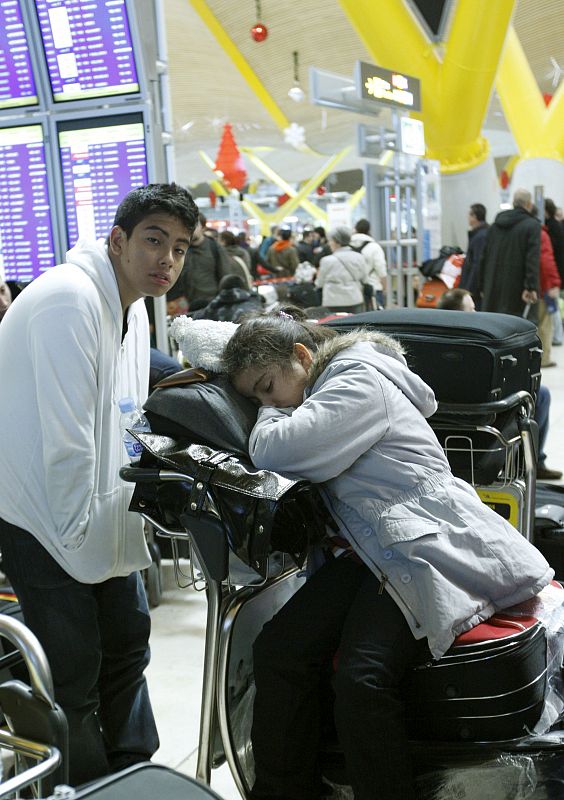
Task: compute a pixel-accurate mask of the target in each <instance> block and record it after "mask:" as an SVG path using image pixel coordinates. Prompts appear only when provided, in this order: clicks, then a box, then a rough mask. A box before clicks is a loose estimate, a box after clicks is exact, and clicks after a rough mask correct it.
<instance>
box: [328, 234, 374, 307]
mask: <svg viewBox="0 0 564 800" xmlns="http://www.w3.org/2000/svg"><path fill="white" fill-rule="evenodd" d="M328 238H329V247H330V248H331V255H330V256H324V257H323V258H322V259H321V261H320V264H319V271H318V273H317V278H316V280H315V285H316V287H317V288H318V289H321V290H322V296H321V305H322V306H323V307H324V308H328V309H329V310H330V311H348V312H349V313H351V314H358V313H360V312H361V311H363V310H364V294H363V290H362V285H363V283H366V280H367V277H368V267H367V265H366V261H365V260H364V258H363V257H362V255H361V253H355V251H354V250H352V249H351V247H350V246H349V245H350V240H351V231H350V230H349V228H345V227H339V228H334V229H333V230H332V231H330V232H329V237H328Z"/></svg>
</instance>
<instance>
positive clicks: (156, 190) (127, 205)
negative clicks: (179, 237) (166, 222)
mask: <svg viewBox="0 0 564 800" xmlns="http://www.w3.org/2000/svg"><path fill="white" fill-rule="evenodd" d="M159 212H160V213H163V214H170V215H171V216H172V217H176V218H177V219H178V220H180V222H181V223H182V224H183V225H184V226H185V227H186V228H187V230H188V231H189V233H193V232H194V229H195V228H196V225H197V224H198V206H197V205H196V203H195V202H194V201H193V199H192V195H191V194H190V192H187V191H186V189H183V188H182V186H178V185H177V184H176V183H149V184H148V185H147V186H141V187H140V188H139V189H133V191H131V192H129V194H127V195H126V196H125V197H124V198H123V200H122V201H121V203H120V204H119V206H118V208H117V211H116V216H115V219H114V225H119V227H120V228H121V229H122V230H123V231H125V235H126V236H127V238H128V239H129V237H130V236H131V234H132V232H133V229H134V228H135V227H136V226H137V225H139V223H140V222H142V221H143V220H144V219H145V217H148V216H149V214H158V213H159Z"/></svg>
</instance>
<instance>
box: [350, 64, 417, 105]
mask: <svg viewBox="0 0 564 800" xmlns="http://www.w3.org/2000/svg"><path fill="white" fill-rule="evenodd" d="M355 82H356V91H357V97H358V98H359V99H361V100H364V101H371V102H374V103H384V105H387V106H393V107H394V108H398V109H400V108H403V109H404V110H405V111H421V81H420V80H419V78H414V77H413V76H411V75H404V74H403V73H401V72H394V71H393V70H390V69H384V68H383V67H376V66H375V65H374V64H367V63H366V62H365V61H357V62H356V71H355Z"/></svg>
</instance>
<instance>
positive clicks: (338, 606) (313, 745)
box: [252, 558, 429, 800]
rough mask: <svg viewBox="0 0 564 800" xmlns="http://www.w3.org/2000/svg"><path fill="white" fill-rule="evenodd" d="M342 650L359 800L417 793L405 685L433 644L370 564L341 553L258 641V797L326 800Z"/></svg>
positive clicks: (342, 728) (342, 699)
mask: <svg viewBox="0 0 564 800" xmlns="http://www.w3.org/2000/svg"><path fill="white" fill-rule="evenodd" d="M337 651H338V666H337V672H336V679H335V693H336V700H335V722H336V727H337V733H338V736H339V740H340V744H341V746H342V748H343V750H344V753H345V759H346V765H347V772H348V775H349V779H350V782H351V785H352V787H353V790H354V796H355V800H375V798H378V800H392V798H393V799H394V800H409V799H410V798H412V797H414V789H413V780H412V773H411V765H410V757H409V752H408V746H407V737H406V732H405V725H404V715H403V703H402V697H401V692H400V684H401V682H402V679H403V677H404V675H405V673H406V670H408V669H409V668H410V666H411V665H412V664H413V663H415V661H416V660H419V659H423V658H425V657H426V655H427V654H428V652H429V651H428V648H427V641H426V639H423V640H420V641H416V640H415V638H414V637H413V635H412V633H411V631H410V629H409V627H408V625H407V623H406V621H405V619H404V617H403V615H402V613H401V612H400V610H399V608H398V607H397V605H396V604H395V602H394V601H393V600H392V599H391V598H390V596H389V595H388V594H387V593H386V592H384V593H382V594H380V593H379V581H378V579H377V578H376V577H375V576H374V575H373V574H372V573H371V572H370V571H369V570H368V568H367V567H365V566H364V565H362V564H358V563H357V562H355V561H354V560H352V559H343V558H340V559H336V560H331V561H329V562H327V564H325V565H324V566H323V567H322V568H321V569H320V570H319V571H318V572H316V573H315V575H313V576H312V578H311V579H310V580H308V581H307V583H306V584H305V585H304V586H303V587H302V588H301V589H300V590H299V591H298V592H297V593H296V594H295V595H294V596H293V597H292V598H291V599H290V600H289V601H288V603H287V604H286V605H285V606H284V607H283V608H282V609H281V610H280V611H279V612H278V614H276V616H275V617H274V618H273V619H272V620H271V622H269V623H267V625H265V627H264V629H263V631H262V633H261V634H260V635H259V636H258V638H257V640H256V642H255V646H254V671H255V681H256V699H255V705H254V714H253V727H252V743H253V752H254V757H255V767H256V781H255V784H254V787H253V791H252V797H253V798H255V800H282V798H284V800H314V798H318V797H319V796H320V790H321V780H320V774H319V767H318V751H319V744H320V720H321V716H322V714H321V707H320V688H321V684H322V681H321V676H322V675H323V673H324V670H325V669H326V667H327V663H328V662H330V661H331V659H332V658H333V655H334V654H335V653H336V652H337Z"/></svg>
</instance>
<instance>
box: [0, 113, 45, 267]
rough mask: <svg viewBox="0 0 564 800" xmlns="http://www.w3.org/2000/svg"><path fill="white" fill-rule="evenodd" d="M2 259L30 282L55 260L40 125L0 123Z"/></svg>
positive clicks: (0, 242)
mask: <svg viewBox="0 0 564 800" xmlns="http://www.w3.org/2000/svg"><path fill="white" fill-rule="evenodd" d="M0 186H1V187H2V191H0V264H1V265H2V268H3V271H4V274H5V277H6V279H7V280H13V281H22V282H24V283H27V282H28V281H31V280H33V278H36V277H37V276H38V275H39V274H40V273H41V272H43V271H44V270H45V269H47V268H48V267H52V266H53V265H54V264H55V251H54V247H53V230H52V225H51V212H50V204H49V196H48V192H47V167H46V163H45V145H44V142H43V129H42V127H41V125H22V126H18V127H12V128H0Z"/></svg>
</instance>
